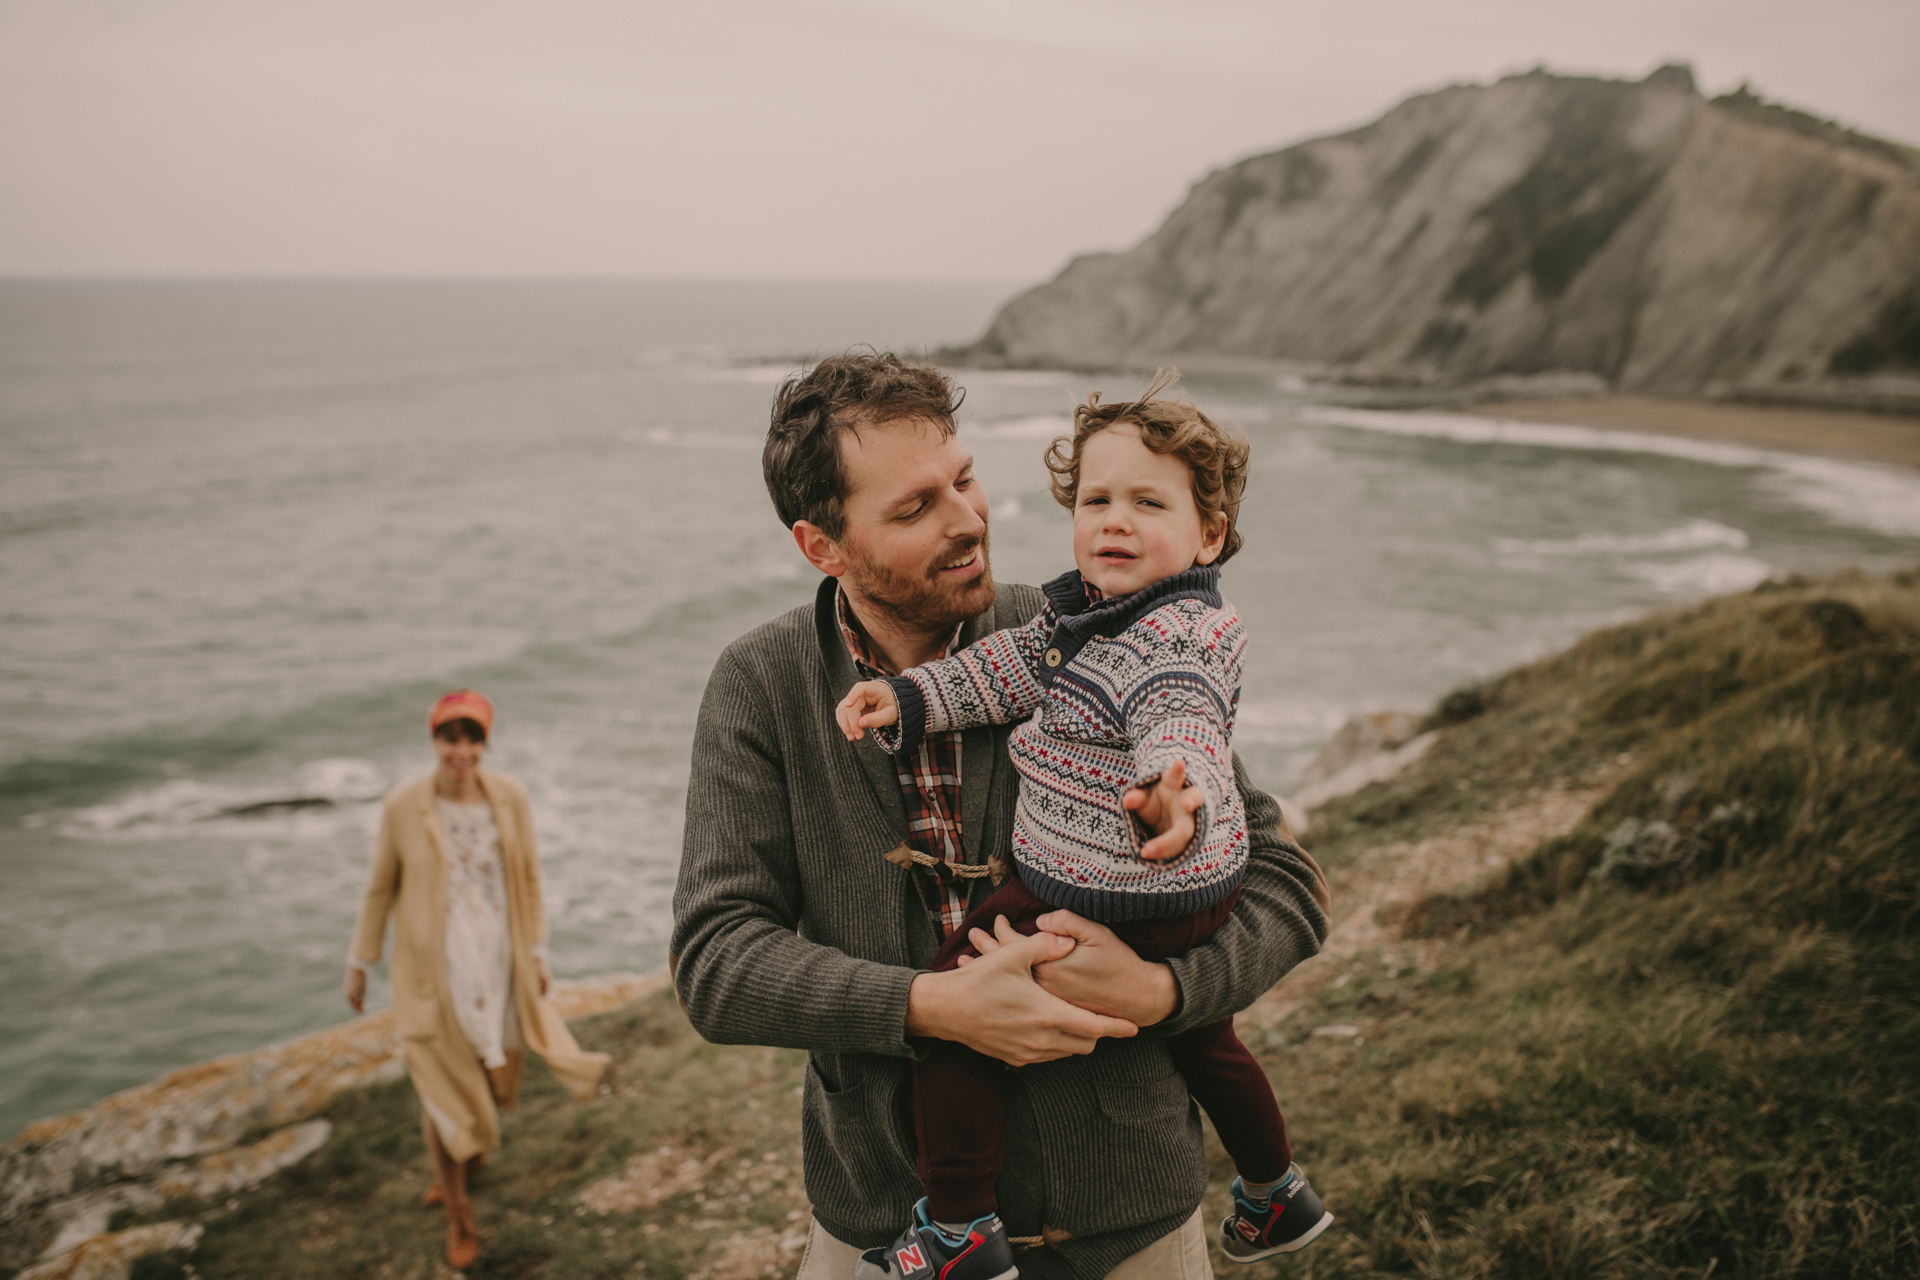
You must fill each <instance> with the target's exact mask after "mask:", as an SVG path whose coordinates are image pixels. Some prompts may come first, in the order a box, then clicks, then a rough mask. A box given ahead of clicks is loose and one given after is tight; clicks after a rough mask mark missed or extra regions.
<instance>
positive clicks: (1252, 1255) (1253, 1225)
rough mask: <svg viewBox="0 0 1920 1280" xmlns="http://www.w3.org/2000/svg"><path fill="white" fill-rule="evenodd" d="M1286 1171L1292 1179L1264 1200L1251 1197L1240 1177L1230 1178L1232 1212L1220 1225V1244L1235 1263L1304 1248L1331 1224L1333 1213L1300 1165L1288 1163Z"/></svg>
mask: <svg viewBox="0 0 1920 1280" xmlns="http://www.w3.org/2000/svg"><path fill="white" fill-rule="evenodd" d="M1287 1172H1288V1173H1289V1174H1290V1175H1292V1176H1291V1178H1290V1179H1289V1180H1288V1181H1287V1182H1285V1183H1282V1184H1281V1185H1280V1186H1277V1187H1275V1188H1274V1189H1273V1196H1272V1198H1271V1199H1269V1200H1267V1201H1265V1202H1262V1201H1258V1200H1254V1199H1252V1198H1250V1197H1249V1196H1248V1195H1247V1193H1246V1191H1245V1189H1244V1188H1243V1187H1242V1186H1241V1183H1240V1179H1238V1178H1235V1179H1234V1180H1233V1215H1232V1216H1231V1217H1229V1218H1228V1219H1227V1220H1226V1221H1225V1222H1223V1223H1221V1224H1220V1247H1221V1249H1223V1250H1225V1252H1226V1255H1227V1256H1228V1257H1229V1258H1232V1259H1233V1260H1234V1261H1235V1262H1258V1261H1260V1259H1262V1258H1271V1257H1272V1256H1273V1255H1274V1254H1276V1253H1292V1252H1293V1251H1294V1250H1295V1249H1304V1248H1306V1247H1307V1246H1308V1245H1310V1244H1312V1243H1313V1242H1314V1241H1315V1240H1318V1239H1319V1238H1320V1233H1321V1232H1323V1231H1325V1230H1326V1229H1327V1228H1328V1227H1330V1226H1332V1225H1333V1215H1332V1214H1330V1213H1328V1212H1327V1206H1325V1205H1323V1204H1321V1203H1320V1197H1319V1196H1317V1195H1315V1194H1313V1188H1312V1187H1310V1186H1308V1185H1307V1175H1306V1174H1304V1173H1302V1172H1300V1166H1299V1165H1297V1164H1296V1165H1289V1166H1288V1167H1287Z"/></svg>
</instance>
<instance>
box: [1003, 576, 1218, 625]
mask: <svg viewBox="0 0 1920 1280" xmlns="http://www.w3.org/2000/svg"><path fill="white" fill-rule="evenodd" d="M1040 590H1041V592H1042V593H1043V594H1044V595H1045V596H1046V597H1047V601H1048V603H1050V604H1051V605H1053V612H1054V616H1055V617H1057V618H1059V619H1060V627H1061V629H1062V630H1065V631H1069V632H1077V633H1079V634H1081V635H1082V636H1085V637H1088V638H1091V637H1092V636H1096V635H1098V636H1106V637H1112V636H1117V635H1119V634H1120V633H1121V632H1122V631H1125V630H1126V629H1127V628H1128V627H1130V626H1132V625H1133V624H1134V623H1136V622H1138V621H1140V619H1142V618H1144V617H1146V616H1147V615H1148V614H1149V613H1152V612H1153V611H1154V610H1155V609H1158V608H1159V607H1160V606H1161V605H1163V604H1170V603H1172V602H1173V601H1175V600H1199V601H1201V602H1202V603H1204V604H1208V605H1211V606H1212V607H1213V608H1216V609H1218V608H1220V607H1221V603H1222V601H1221V599H1220V567H1219V566H1218V565H1211V564H1197V565H1194V566H1193V567H1192V568H1191V569H1186V570H1183V571H1182V572H1180V573H1176V574H1173V575H1171V576H1169V577H1165V578H1162V579H1160V581H1158V582H1156V583H1154V584H1153V585H1152V586H1150V587H1142V588H1141V589H1140V590H1138V591H1136V592H1134V593H1133V594H1132V595H1129V596H1118V597H1116V598H1114V599H1111V600H1094V601H1089V600H1088V599H1087V585H1086V582H1085V580H1084V579H1082V578H1081V576H1080V571H1079V570H1078V569H1069V570H1067V572H1065V573H1063V574H1061V575H1060V576H1059V577H1057V578H1055V579H1054V580H1053V581H1051V582H1049V583H1047V584H1045V585H1044V586H1042V587H1041V588H1040Z"/></svg>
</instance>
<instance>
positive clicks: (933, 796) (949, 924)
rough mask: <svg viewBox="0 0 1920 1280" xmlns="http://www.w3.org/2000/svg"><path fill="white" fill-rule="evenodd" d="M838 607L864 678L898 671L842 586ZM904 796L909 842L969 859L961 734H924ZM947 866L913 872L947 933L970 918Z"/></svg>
mask: <svg viewBox="0 0 1920 1280" xmlns="http://www.w3.org/2000/svg"><path fill="white" fill-rule="evenodd" d="M833 607H834V613H835V615H836V616H837V617H838V619H839V621H840V634H841V635H842V636H844V637H845V638H846V641H847V653H848V654H849V655H850V656H851V657H852V658H853V665H854V669H855V670H856V671H858V672H859V673H860V677H861V678H862V679H864V680H883V679H885V678H886V677H888V676H891V675H898V674H899V672H897V671H889V670H888V669H887V668H886V667H885V666H884V665H882V661H881V659H880V658H879V656H878V655H877V654H875V653H874V652H873V649H872V646H870V645H869V644H868V643H867V638H866V636H865V635H864V634H863V633H862V632H861V630H860V627H859V625H858V624H857V623H856V622H855V620H854V616H853V610H852V608H851V606H850V605H849V604H848V602H847V593H846V591H845V589H844V588H842V589H839V590H836V591H835V592H834V593H833ZM965 625H966V623H965V622H961V623H959V624H958V625H956V626H955V627H954V629H953V634H952V635H951V636H949V637H948V638H947V643H946V644H945V645H944V646H942V648H941V650H940V653H939V655H938V656H939V657H942V658H944V657H946V656H947V655H948V654H949V653H951V652H953V651H954V650H955V649H957V648H958V647H959V646H960V629H961V627H964V626H965ZM897 765H898V777H899V779H900V797H901V799H902V800H904V801H905V802H906V807H907V842H908V844H909V845H911V846H912V847H913V848H915V849H918V850H919V851H920V852H922V853H926V854H931V855H932V856H933V857H936V858H939V859H940V860H941V861H942V862H944V863H947V864H948V865H949V866H959V865H961V864H963V863H964V862H965V861H966V851H965V848H964V846H963V845H962V844H961V842H960V735H959V734H958V733H951V732H950V733H932V734H928V735H927V736H925V737H924V738H922V739H921V740H920V745H919V746H918V747H917V748H916V749H915V750H914V752H913V754H912V756H911V757H909V758H905V759H901V760H899V761H898V762H897ZM945 871H946V868H945V867H942V868H940V869H939V870H938V871H936V870H935V869H934V868H932V867H925V866H916V867H915V868H914V878H915V881H916V883H918V885H919V887H920V899H921V901H922V902H924V903H925V904H926V907H927V913H928V914H929V915H931V916H932V917H933V922H934V925H935V927H936V928H938V929H939V931H940V936H941V937H942V938H943V939H944V938H946V937H948V936H949V935H951V934H952V933H953V931H954V930H955V929H957V928H959V927H960V923H961V921H963V920H965V919H966V918H967V884H968V882H967V881H965V880H962V879H960V878H959V877H958V876H954V875H952V874H951V873H947V874H946V875H944V876H943V875H942V874H941V872H945Z"/></svg>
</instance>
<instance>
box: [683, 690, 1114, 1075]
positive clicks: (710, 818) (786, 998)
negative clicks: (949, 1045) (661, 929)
mask: <svg viewBox="0 0 1920 1280" xmlns="http://www.w3.org/2000/svg"><path fill="white" fill-rule="evenodd" d="M789 696H792V695H791V694H789ZM770 705H772V704H771V702H770V701H769V700H768V694H767V692H766V690H765V689H764V688H763V687H762V686H761V685H760V683H759V682H758V681H756V680H755V679H754V678H753V677H752V675H751V673H749V672H747V671H746V670H745V669H744V668H743V667H742V665H741V664H740V663H739V662H738V661H737V659H736V658H735V657H734V656H733V655H732V654H731V653H727V654H722V655H721V659H720V664H719V666H717V667H716V668H715V670H714V673H713V676H712V677H711V678H710V679H709V681H708V684H707V693H706V697H705V698H704V699H703V700H702V702H701V706H700V719H699V724H698V727H697V728H696V729H695V731H694V748H693V771H692V777H691V779H690V781H689V785H688V788H687V830H686V840H685V845H684V851H683V854H682V856H681V861H680V876H679V881H678V883H677V884H676V886H675V888H674V898H673V908H674V912H673V913H674V941H673V952H674V957H675V959H674V986H675V988H676V989H677V990H678V992H679V994H680V999H681V1001H682V1003H683V1004H684V1005H685V1007H686V1010H687V1017H688V1018H689V1020H690V1021H692V1023H693V1025H694V1027H695V1028H696V1029H697V1030H698V1031H699V1032H700V1034H701V1035H702V1036H704V1037H706V1038H707V1039H708V1040H711V1041H713V1042H715V1043H718V1044H766V1045H781V1046H786V1047H790V1048H796V1049H810V1050H815V1051H818V1052H825V1053H880V1054H893V1055H897V1056H908V1055H912V1054H913V1053H914V1052H915V1048H914V1045H913V1044H912V1042H911V1041H909V1039H908V1036H909V1035H913V1036H933V1037H937V1038H940V1039H947V1040H957V1041H959V1042H961V1043H963V1044H967V1045H970V1046H972V1047H973V1048H975V1049H978V1050H979V1051H980V1052H982V1053H987V1054H990V1055H991V1056H994V1057H998V1058H1000V1059H1002V1060H1003V1061H1008V1062H1016V1063H1021V1064H1025V1063H1030V1062H1044V1061H1048V1060H1050V1059H1053V1058H1059V1057H1064V1056H1066V1055H1067V1054H1070V1053H1089V1052H1091V1051H1092V1049H1093V1047H1094V1044H1095V1043H1096V1042H1097V1041H1098V1040H1099V1039H1100V1038H1101V1037H1103V1036H1126V1035H1132V1034H1133V1033H1134V1030H1135V1028H1134V1027H1133V1025H1132V1024H1131V1023H1127V1022H1123V1021H1120V1020H1118V1019H1114V1018H1107V1017H1102V1016H1100V1015H1098V1014H1093V1013H1089V1012H1087V1011H1086V1010H1084V1009H1077V1008H1075V1007H1074V1006H1072V1005H1070V1004H1067V1003H1066V1002H1064V1001H1062V1000H1060V999H1059V998H1057V997H1055V996H1052V995H1049V994H1048V993H1046V992H1045V991H1043V990H1041V989H1040V987H1039V986H1038V985H1037V984H1036V983H1035V982H1034V980H1033V974H1032V966H1033V965H1035V964H1039V963H1042V962H1044V961H1047V960H1051V959H1056V958H1058V957H1059V956H1062V955H1065V954H1066V953H1068V952H1070V951H1071V950H1072V945H1073V944H1072V943H1071V942H1070V941H1069V940H1067V939H1062V938H1058V937H1054V936H1051V935H1046V936H1040V937H1035V938H1023V939H1020V940H1019V942H1020V944H1021V945H1020V946H1019V947H1017V948H1009V949H1008V952H1007V954H1006V955H1005V956H1003V957H999V958H997V959H996V963H994V964H992V965H980V966H973V968H974V969H976V970H977V972H965V973H962V972H953V973H940V974H923V973H919V972H917V971H916V970H913V969H909V968H905V967H902V966H898V965H887V964H880V963H877V962H875V961H870V960H860V959H856V958H855V957H852V956H849V955H847V954H846V953H845V952H842V951H840V950H838V949H837V948H834V947H827V946H822V945H820V944H818V943H813V942H808V941H806V940H805V939H803V938H801V937H800V936H799V934H798V933H797V932H796V930H797V928H798V926H799V922H800V916H801V914H802V913H803V911H804V908H805V904H804V902H803V901H802V893H801V886H800V882H799V874H798V867H797V864H796V861H795V858H794V846H793V831H792V827H791V823H790V820H789V817H788V815H789V813H790V812H791V810H790V807H789V803H788V792H787V787H788V779H787V775H786V768H785V764H784V762H783V761H782V759H781V756H780V751H779V744H778V743H777V741H776V740H775V739H774V736H773V735H772V734H771V733H769V732H767V731H766V722H767V719H768V717H767V714H766V710H767V708H768V707H769V706H770Z"/></svg>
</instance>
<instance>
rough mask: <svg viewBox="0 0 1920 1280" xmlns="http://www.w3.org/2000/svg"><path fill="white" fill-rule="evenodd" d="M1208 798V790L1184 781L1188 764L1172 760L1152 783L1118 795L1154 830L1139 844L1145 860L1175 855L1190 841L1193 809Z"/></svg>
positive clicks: (1159, 860)
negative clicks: (1189, 784)
mask: <svg viewBox="0 0 1920 1280" xmlns="http://www.w3.org/2000/svg"><path fill="white" fill-rule="evenodd" d="M1206 802H1207V793H1206V792H1204V791H1202V790H1201V789H1200V788H1199V787H1189V786H1188V785H1187V765H1186V761H1184V760H1175V761H1174V762H1173V763H1172V764H1170V765H1168V766H1167V770H1166V772H1165V773H1162V774H1161V775H1160V780H1159V781H1158V782H1156V783H1154V784H1153V785H1152V786H1151V787H1146V788H1141V787H1135V788H1133V789H1132V790H1131V791H1129V792H1127V794H1126V795H1124V796H1122V797H1120V805H1121V807H1122V808H1125V809H1131V810H1132V811H1133V812H1135V813H1137V814H1139V815H1140V820H1141V821H1142V822H1144V823H1146V824H1147V825H1148V826H1149V827H1152V828H1153V829H1154V831H1155V832H1156V833H1157V834H1155V836H1154V837H1153V839H1151V840H1149V841H1147V842H1146V843H1145V844H1143V845H1141V846H1140V856H1141V857H1143V858H1145V859H1146V860H1147V861H1148V862H1165V861H1167V860H1168V859H1170V858H1177V857H1179V856H1180V855H1181V854H1183V853H1185V852H1186V851H1187V846H1188V845H1189V844H1192V843H1193V814H1194V810H1196V809H1198V808H1199V807H1200V806H1201V805H1203V804H1205V803H1206Z"/></svg>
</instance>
